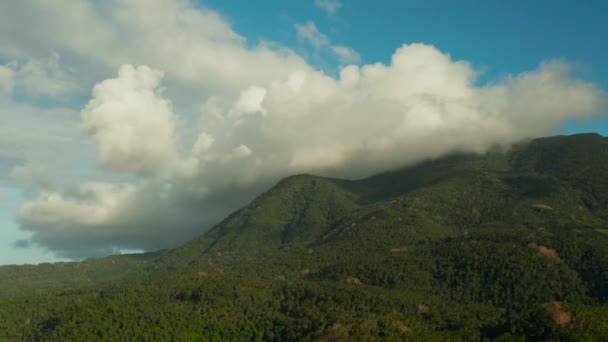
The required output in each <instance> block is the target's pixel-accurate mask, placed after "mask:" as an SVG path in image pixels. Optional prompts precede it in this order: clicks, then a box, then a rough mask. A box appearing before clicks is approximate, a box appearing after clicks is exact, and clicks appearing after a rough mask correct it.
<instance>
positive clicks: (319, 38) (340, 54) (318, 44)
mask: <svg viewBox="0 0 608 342" xmlns="http://www.w3.org/2000/svg"><path fill="white" fill-rule="evenodd" d="M294 27H295V29H296V33H297V35H298V38H299V39H300V40H302V41H305V42H307V43H309V44H310V45H311V46H312V47H313V49H314V50H315V53H322V52H329V53H330V54H332V55H333V56H334V57H337V59H338V61H339V62H340V64H341V65H346V64H358V63H359V62H360V61H361V57H360V56H359V54H358V53H357V52H356V51H355V50H353V49H352V48H350V47H348V46H343V45H332V43H331V41H330V40H329V38H328V37H327V36H326V35H325V34H323V33H321V31H319V29H318V28H317V25H316V24H315V23H314V22H312V21H309V22H307V23H306V24H295V26H294Z"/></svg>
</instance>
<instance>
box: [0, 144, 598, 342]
mask: <svg viewBox="0 0 608 342" xmlns="http://www.w3.org/2000/svg"><path fill="white" fill-rule="evenodd" d="M607 182H608V139H607V138H604V137H600V136H598V135H593V134H588V135H587V134H585V135H575V136H567V137H551V138H543V139H537V140H534V141H531V142H529V143H526V144H522V145H519V146H516V147H514V148H513V149H511V150H509V151H503V150H500V149H496V150H492V151H491V152H488V153H486V154H484V155H470V154H459V155H453V156H449V157H445V158H441V159H438V160H433V161H426V162H423V163H421V164H419V165H417V166H414V167H409V168H404V169H400V170H393V171H390V172H386V173H383V174H378V175H374V176H372V177H369V178H366V179H362V180H354V181H352V180H339V179H330V178H323V177H315V176H310V175H301V176H294V177H289V178H287V179H285V180H283V181H281V182H279V183H278V184H277V185H276V186H275V187H273V188H272V189H270V190H269V191H267V192H266V193H264V194H262V195H260V196H259V197H258V198H257V199H255V200H254V201H253V202H252V203H251V204H250V205H248V206H246V207H245V208H243V209H241V210H238V211H237V212H235V213H234V214H232V215H230V216H229V217H228V218H226V219H225V220H224V221H223V222H221V223H220V224H218V225H217V226H216V227H215V228H213V229H212V230H210V231H209V232H207V233H206V234H204V235H202V236H201V237H199V238H197V239H194V240H192V241H190V242H188V243H186V244H185V245H183V246H181V247H179V248H176V249H174V250H169V251H162V252H159V253H158V254H157V255H150V256H149V257H143V258H142V259H141V260H139V261H137V262H134V260H135V259H132V258H131V257H112V258H108V259H101V260H99V261H96V263H92V262H90V261H88V262H85V263H84V264H82V265H83V266H81V267H84V265H86V267H89V271H88V272H89V273H88V274H89V275H90V276H89V278H87V279H91V280H90V281H89V280H87V282H75V283H73V284H67V285H66V284H65V278H62V277H61V276H60V277H56V278H53V276H52V275H51V274H50V272H46V273H45V272H43V271H42V269H44V267H46V268H49V267H51V268H52V267H59V266H56V265H53V266H51V265H47V266H42V267H40V268H38V269H36V268H33V269H28V271H27V272H25V273H24V274H25V276H23V277H21V278H19V280H17V278H15V274H17V273H15V272H19V271H20V270H21V269H20V268H15V267H12V268H6V267H0V276H1V277H2V278H0V279H4V280H5V281H4V282H3V283H2V287H3V288H4V289H5V290H7V291H9V290H11V289H13V290H14V288H16V287H19V286H20V285H21V284H24V283H27V281H30V282H31V284H29V285H28V286H29V287H28V288H26V289H22V291H20V292H13V293H20V294H21V295H22V296H19V297H17V296H12V297H11V298H9V299H6V298H5V299H4V300H1V299H0V301H2V303H0V318H1V319H0V328H4V329H0V339H4V340H66V339H68V340H69V339H70V338H73V337H74V336H79V338H81V339H91V340H114V339H117V338H120V336H134V339H138V340H167V339H177V340H192V341H197V340H213V339H216V340H321V339H327V340H352V339H363V340H365V339H387V340H400V339H412V340H429V341H432V340H438V341H442V340H482V339H498V340H500V339H502V340H513V339H519V338H523V339H528V340H542V339H561V340H581V339H582V340H585V339H587V340H602V339H606V338H608V327H606V325H605V322H606V321H608V221H607V217H608V216H607V212H608V201H607V200H608V183H607ZM111 260H113V261H114V264H112V263H111V262H109V261H111ZM132 261H133V262H132ZM74 265H78V264H74ZM93 265H98V266H93ZM112 265H115V268H114V269H113V268H112V267H113V266H112ZM95 269H97V270H99V271H100V272H101V270H104V272H106V273H105V274H108V273H107V272H110V273H112V270H115V273H112V279H110V280H111V281H113V282H114V283H113V284H112V285H107V284H108V282H109V280H108V279H104V278H107V276H102V274H103V273H97V274H96V275H95V276H93V275H94V274H95ZM36 270H39V271H36ZM11 272H12V273H11ZM28 272H29V273H28ZM37 275H41V277H39V278H38V279H36V276H37ZM76 279H78V278H76ZM120 279H124V281H118V280H120ZM102 281H106V282H105V283H102ZM44 283H46V284H47V285H46V287H47V288H49V289H51V290H53V291H55V292H53V291H50V292H49V291H47V292H45V293H43V294H37V295H34V294H32V293H33V292H32V289H33V288H35V287H36V284H44ZM57 284H60V286H57ZM96 284H97V286H96ZM51 285H52V286H51ZM85 285H86V286H85ZM56 291H59V292H56ZM28 293H29V295H28ZM34 306H35V309H34V308H33V307H34ZM159 308H161V309H160V310H159ZM2 331H5V333H4V335H2Z"/></svg>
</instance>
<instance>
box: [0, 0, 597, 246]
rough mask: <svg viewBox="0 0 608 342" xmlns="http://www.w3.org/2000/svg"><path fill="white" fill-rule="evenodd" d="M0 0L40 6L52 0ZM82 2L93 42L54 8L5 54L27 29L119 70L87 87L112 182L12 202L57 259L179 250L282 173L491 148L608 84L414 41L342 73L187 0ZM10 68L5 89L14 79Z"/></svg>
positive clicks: (78, 59) (326, 171)
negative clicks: (475, 59) (487, 80)
mask: <svg viewBox="0 0 608 342" xmlns="http://www.w3.org/2000/svg"><path fill="white" fill-rule="evenodd" d="M59 4H61V3H59ZM1 6H2V7H7V6H14V7H18V9H19V11H20V12H19V13H28V14H31V15H33V16H36V15H38V16H41V15H42V13H43V12H44V10H45V9H46V6H47V5H45V3H42V2H40V3H28V4H26V5H18V4H17V5H16V4H14V3H11V4H3V5H1ZM56 6H61V5H56ZM63 6H68V4H67V2H66V3H63ZM76 8H77V10H79V11H82V14H83V15H86V16H87V17H88V18H89V19H90V25H92V26H93V27H95V28H96V29H99V32H100V33H95V34H96V35H98V36H99V37H98V39H99V41H100V42H101V45H100V46H90V44H91V43H90V42H88V41H84V40H83V39H81V38H82V37H81V36H80V35H78V34H77V33H75V32H76V31H78V28H80V27H82V25H83V23H80V22H72V21H69V20H68V21H65V20H63V16H62V15H60V14H58V12H57V11H51V12H50V15H49V16H48V17H45V19H44V21H43V22H42V23H40V26H36V27H33V28H31V29H30V31H28V32H27V37H28V39H25V40H24V41H23V42H21V43H19V44H17V43H14V47H13V48H11V49H9V50H6V49H5V50H0V53H3V54H5V55H7V54H12V55H15V56H17V55H30V54H35V53H36V52H37V51H38V50H39V49H38V47H37V46H36V45H35V44H34V43H33V41H34V38H36V39H39V40H44V39H47V38H48V37H50V36H52V35H56V34H66V39H65V40H62V41H58V40H57V39H49V41H48V45H49V47H51V48H52V49H53V51H55V52H53V53H55V54H58V55H61V56H63V55H66V56H69V58H66V59H65V60H66V63H73V64H72V66H73V68H76V69H78V70H79V71H81V72H85V66H86V67H87V68H88V67H91V66H94V68H93V70H95V71H93V72H91V73H90V74H91V76H90V77H89V76H83V77H82V79H81V80H77V82H79V84H82V85H86V84H87V80H88V79H93V78H94V76H95V75H97V74H104V73H105V72H106V71H104V70H107V69H113V71H112V72H113V75H111V76H108V77H105V79H102V80H97V82H96V84H95V85H93V84H90V85H89V88H92V94H91V97H90V99H88V103H86V105H84V106H82V107H81V108H80V115H79V119H78V120H79V121H80V122H79V125H80V127H81V128H82V132H83V134H84V136H85V137H86V141H87V143H88V144H91V143H93V144H94V145H93V146H94V150H96V158H97V162H98V164H99V166H100V167H101V168H102V169H103V170H104V172H105V173H106V174H107V175H109V176H104V178H105V179H102V180H97V179H86V180H83V181H82V182H81V183H80V184H76V185H73V186H71V187H63V188H50V187H49V188H44V189H41V190H42V191H41V192H40V194H39V195H38V196H37V197H34V198H32V200H31V201H29V202H28V203H26V204H25V205H23V207H22V208H21V210H20V211H19V216H18V219H19V222H20V224H21V228H22V229H23V230H26V231H30V232H32V242H34V243H36V244H39V245H42V246H46V247H48V248H49V249H51V250H53V251H55V252H56V253H57V254H58V255H61V256H67V257H73V258H79V257H86V256H93V255H103V254H107V253H111V252H115V251H117V250H120V249H143V250H152V249H159V248H166V247H172V246H175V245H177V244H179V243H181V242H184V241H186V240H188V239H190V238H192V237H194V236H196V235H199V234H201V233H203V232H204V231H205V230H206V229H208V228H210V227H211V226H212V225H213V224H214V223H216V222H218V221H219V220H220V219H221V218H222V217H223V216H225V215H226V214H228V213H229V212H230V211H232V210H234V209H237V208H238V207H239V206H242V205H244V204H246V203H247V201H249V200H250V199H252V198H253V197H254V196H255V195H256V194H258V193H259V192H260V191H262V190H263V189H265V188H266V187H267V186H269V185H271V184H272V183H274V182H276V181H277V180H279V179H280V178H282V177H285V176H288V175H292V174H297V173H315V174H319V175H328V176H340V177H351V178H352V177H363V176H367V175H370V174H373V173H375V172H379V171H384V170H386V169H392V168H397V167H401V166H404V165H410V164H413V163H416V162H419V161H421V160H424V159H429V158H435V157H439V156H442V155H445V154H448V153H451V152H454V151H473V152H483V151H485V150H487V149H488V148H490V147H491V146H493V145H496V144H500V145H504V146H508V145H509V144H512V143H514V142H517V141H520V140H521V139H526V138H531V137H536V136H541V135H546V134H551V133H552V132H554V131H555V130H556V129H557V128H558V127H559V126H560V125H561V124H562V123H563V121H564V120H566V119H571V118H581V117H587V116H590V115H593V114H596V113H598V112H599V111H600V110H601V109H602V108H605V102H604V101H605V100H604V99H605V94H604V93H603V92H602V91H601V90H600V89H598V88H597V87H596V86H594V85H593V84H591V83H588V82H585V81H583V80H580V79H577V78H575V77H573V76H572V74H571V67H570V65H569V64H568V63H566V62H564V61H546V62H542V63H541V64H540V66H539V67H538V69H536V70H532V71H529V72H526V73H522V74H520V75H514V76H508V77H505V78H503V79H500V80H498V81H496V82H494V83H491V84H486V85H479V84H478V83H477V80H478V77H479V73H478V72H477V71H476V70H474V69H473V67H472V66H471V64H470V63H468V62H466V61H458V60H453V59H452V58H451V56H450V55H449V54H447V53H444V52H442V51H440V50H439V49H437V48H436V47H433V46H430V45H426V44H421V43H414V44H405V45H403V46H401V47H400V48H398V49H397V50H396V51H395V52H394V53H393V55H392V58H391V62H390V64H387V65H385V64H382V63H375V64H366V65H348V66H345V67H342V68H340V70H339V72H338V76H337V77H333V76H331V75H328V74H327V73H325V72H324V71H321V70H317V69H316V68H315V67H314V66H312V65H309V64H307V63H306V62H304V59H302V58H300V57H299V56H297V55H296V54H295V53H294V52H293V51H291V50H289V49H286V48H285V47H281V46H276V44H270V43H266V44H265V43H262V44H259V45H256V46H250V45H249V44H247V42H245V41H244V39H243V38H242V37H240V36H238V34H236V33H235V32H233V31H232V29H231V28H230V25H229V24H228V23H226V22H225V21H224V19H222V18H221V17H220V16H218V15H217V14H215V13H214V12H212V11H209V10H204V9H203V10H201V9H199V8H194V7H192V5H190V3H188V2H185V1H178V2H173V1H162V0H154V1H150V2H145V3H143V2H139V1H124V2H123V1H121V2H107V3H105V2H104V3H102V4H97V3H89V2H82V3H79V6H77V7H76ZM13 10H14V9H13ZM144 10H145V13H146V14H145V15H144V14H143V13H144ZM328 10H329V9H328ZM0 12H2V11H0ZM2 13H6V12H2ZM59 21H61V24H60V25H57V26H54V25H53V23H59ZM69 25H71V26H69ZM88 25H89V24H88ZM306 27H310V25H308V26H304V25H303V26H300V28H306ZM1 28H2V24H0V31H2V30H1ZM93 31H95V30H93ZM95 32H97V31H95ZM317 33H318V31H317ZM0 35H4V37H2V39H11V41H12V42H15V37H7V36H6V35H7V33H2V34H0ZM317 36H318V35H317ZM104 37H105V39H104ZM108 37H120V38H121V39H118V40H116V39H114V40H112V39H109V38H108ZM323 37H324V36H323ZM322 43H323V44H324V45H329V46H331V45H330V43H329V41H328V40H327V41H323V42H322ZM344 48H345V49H346V48H347V47H344ZM345 51H346V50H345ZM87 59H90V61H87ZM61 60H62V61H63V60H64V59H63V58H62V59H61ZM6 68H7V67H5V69H6ZM3 70H4V69H0V92H1V91H2V89H12V87H13V86H12V84H13V83H14V81H12V78H9V76H6V75H7V74H9V73H8V72H6V71H5V72H4V74H3V73H2V72H3ZM116 71H118V72H117V73H116ZM73 74H75V75H78V72H75V73H73ZM3 75H4V76H3ZM10 75H11V77H13V76H12V74H10ZM3 80H4V81H3ZM7 80H8V81H7ZM2 82H4V83H2ZM9 82H11V83H9ZM3 84H5V85H3ZM5 92H6V90H5ZM85 102H86V101H85ZM192 108H197V109H198V110H199V112H198V113H196V115H192ZM75 119H76V118H75ZM89 150H90V149H89ZM111 175H117V176H116V177H117V178H113V177H112V176H111Z"/></svg>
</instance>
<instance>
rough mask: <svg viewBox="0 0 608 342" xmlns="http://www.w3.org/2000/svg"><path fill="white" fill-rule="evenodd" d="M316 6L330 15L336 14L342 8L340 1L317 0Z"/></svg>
mask: <svg viewBox="0 0 608 342" xmlns="http://www.w3.org/2000/svg"><path fill="white" fill-rule="evenodd" d="M315 5H316V6H317V7H319V8H321V9H323V10H325V11H327V13H329V14H334V13H336V11H338V10H339V9H340V7H342V3H341V2H340V1H338V0H315Z"/></svg>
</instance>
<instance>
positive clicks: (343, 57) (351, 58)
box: [331, 45, 361, 65]
mask: <svg viewBox="0 0 608 342" xmlns="http://www.w3.org/2000/svg"><path fill="white" fill-rule="evenodd" d="M331 49H332V51H333V52H334V53H335V54H336V55H338V57H339V60H340V64H342V65H347V64H359V63H360V62H361V56H359V54H358V53H357V51H355V50H353V49H352V48H350V47H348V46H342V45H336V46H332V47H331Z"/></svg>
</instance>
